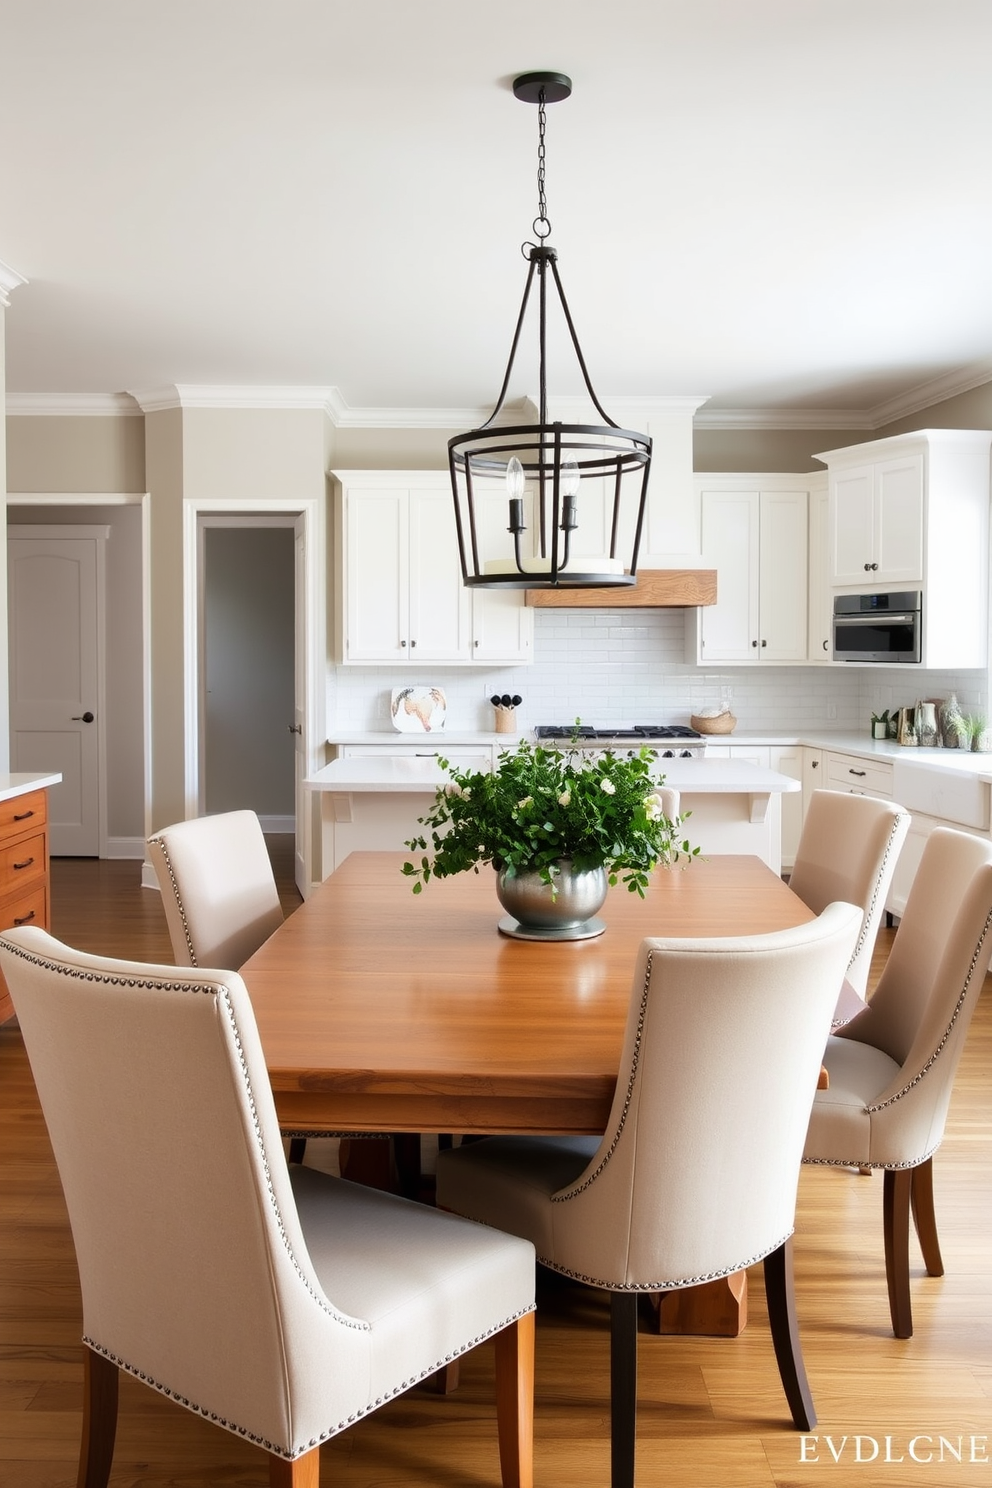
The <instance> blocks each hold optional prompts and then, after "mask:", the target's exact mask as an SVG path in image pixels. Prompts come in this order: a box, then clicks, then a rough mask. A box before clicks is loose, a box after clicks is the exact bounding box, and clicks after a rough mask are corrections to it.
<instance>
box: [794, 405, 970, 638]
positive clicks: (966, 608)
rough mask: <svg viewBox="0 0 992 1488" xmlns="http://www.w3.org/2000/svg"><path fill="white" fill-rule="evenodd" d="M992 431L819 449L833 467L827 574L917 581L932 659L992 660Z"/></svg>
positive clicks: (883, 582)
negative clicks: (991, 591) (991, 627)
mask: <svg viewBox="0 0 992 1488" xmlns="http://www.w3.org/2000/svg"><path fill="white" fill-rule="evenodd" d="M990 446H992V432H990V431H988V430H971V429H923V430H920V431H918V432H916V433H913V434H905V435H897V436H895V437H894V438H891V439H879V440H875V441H874V442H872V443H870V444H858V445H851V446H849V447H847V448H845V449H839V450H828V451H827V452H826V453H824V454H821V455H817V456H816V458H817V459H818V460H822V461H823V462H824V463H825V464H826V466H827V471H828V488H829V504H828V537H827V557H828V577H829V582H830V584H831V586H832V588H833V589H835V590H840V591H846V592H850V591H852V590H859V591H868V592H871V591H884V590H894V589H919V590H921V592H922V595H923V646H922V661H921V665H922V666H924V667H930V668H934V667H982V666H984V665H985V664H986V658H987V649H988V648H987V632H988V579H989V564H988V549H989V450H990Z"/></svg>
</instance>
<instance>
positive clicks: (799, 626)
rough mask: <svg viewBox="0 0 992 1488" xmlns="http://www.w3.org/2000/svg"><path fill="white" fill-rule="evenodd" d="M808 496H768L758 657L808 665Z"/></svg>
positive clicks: (764, 496)
mask: <svg viewBox="0 0 992 1488" xmlns="http://www.w3.org/2000/svg"><path fill="white" fill-rule="evenodd" d="M807 519H808V496H807V493H806V491H762V492H761V504H760V531H759V541H758V574H759V585H758V596H759V597H758V658H759V660H760V661H805V660H806V625H807V614H806V610H807V604H806V596H807V580H806V569H807V561H808V559H807V541H808V535H807Z"/></svg>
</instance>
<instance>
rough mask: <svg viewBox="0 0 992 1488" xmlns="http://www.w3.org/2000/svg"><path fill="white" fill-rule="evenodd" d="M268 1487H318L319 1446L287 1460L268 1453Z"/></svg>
mask: <svg viewBox="0 0 992 1488" xmlns="http://www.w3.org/2000/svg"><path fill="white" fill-rule="evenodd" d="M269 1488H320V1448H319V1447H314V1449H313V1451H311V1452H304V1454H303V1456H302V1457H294V1458H293V1461H292V1462H287V1461H286V1458H285V1457H276V1456H275V1455H274V1454H273V1453H272V1452H270V1453H269Z"/></svg>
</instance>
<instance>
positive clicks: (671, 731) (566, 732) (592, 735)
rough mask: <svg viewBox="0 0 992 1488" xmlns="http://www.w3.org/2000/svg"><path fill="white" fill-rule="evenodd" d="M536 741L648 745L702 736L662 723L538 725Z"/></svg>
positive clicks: (694, 731)
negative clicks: (624, 725)
mask: <svg viewBox="0 0 992 1488" xmlns="http://www.w3.org/2000/svg"><path fill="white" fill-rule="evenodd" d="M534 737H535V738H536V739H573V738H574V739H577V740H579V741H583V740H586V739H592V740H600V739H603V740H610V739H613V740H623V741H627V740H629V741H630V742H632V743H635V744H636V743H638V742H639V741H643V742H644V743H649V742H650V741H651V740H653V739H654V740H660V741H664V740H668V741H671V740H673V739H675V740H678V739H701V738H702V734H700V733H697V731H696V730H695V729H693V728H689V727H688V725H687V724H682V723H676V724H662V723H635V724H632V725H631V727H629V728H626V727H617V728H590V727H588V726H587V725H586V724H584V723H583V724H579V725H576V724H557V723H539V724H538V725H537V726H536V728H535V729H534Z"/></svg>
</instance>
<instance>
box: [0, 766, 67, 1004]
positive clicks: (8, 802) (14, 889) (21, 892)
mask: <svg viewBox="0 0 992 1488" xmlns="http://www.w3.org/2000/svg"><path fill="white" fill-rule="evenodd" d="M61 779H62V776H61V775H59V774H55V773H50V774H47V775H41V774H28V773H26V772H23V771H21V772H16V773H14V774H0V930H12V929H13V928H14V927H15V926H17V925H38V926H40V927H41V929H42V930H47V929H48V928H49V925H50V912H51V898H50V889H49V880H48V791H49V789H50V787H51V786H53V785H58V783H59V781H60V780H61ZM13 1011H14V1005H13V1003H12V1002H11V999H10V994H9V993H8V991H7V984H6V982H5V981H4V980H3V977H2V976H0V1023H3V1022H5V1021H6V1019H7V1018H9V1017H11V1016H12V1014H13Z"/></svg>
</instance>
